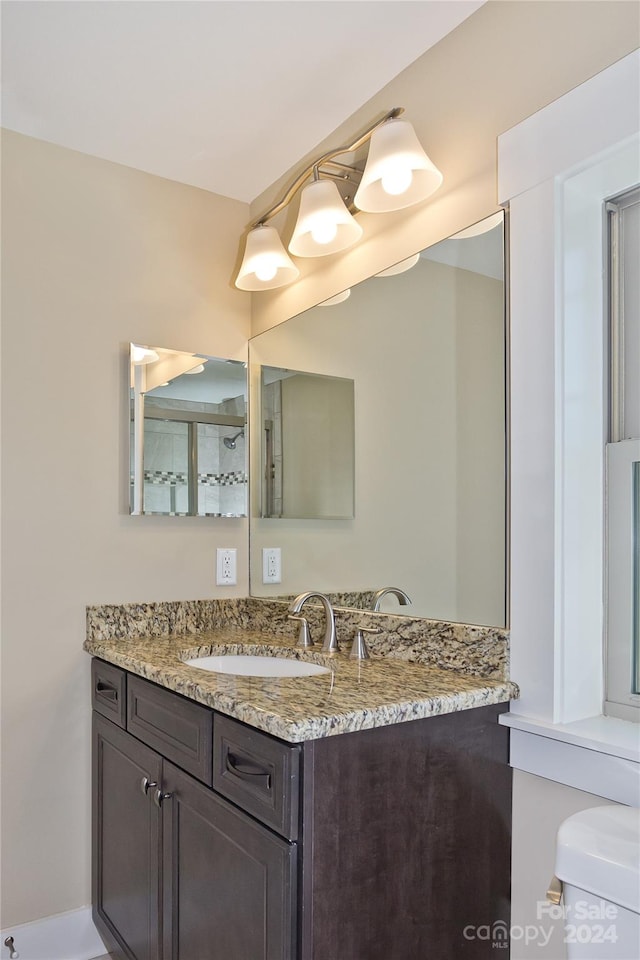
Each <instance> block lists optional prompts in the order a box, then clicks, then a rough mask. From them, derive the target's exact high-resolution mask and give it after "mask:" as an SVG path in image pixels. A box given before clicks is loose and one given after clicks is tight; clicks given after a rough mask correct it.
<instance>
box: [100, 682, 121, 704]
mask: <svg viewBox="0 0 640 960" xmlns="http://www.w3.org/2000/svg"><path fill="white" fill-rule="evenodd" d="M96 696H98V697H101V698H102V699H103V700H111V701H112V703H117V702H118V691H117V690H116V689H115V688H114V687H110V686H109V685H108V684H106V683H103V682H102V681H101V680H98V682H97V683H96Z"/></svg>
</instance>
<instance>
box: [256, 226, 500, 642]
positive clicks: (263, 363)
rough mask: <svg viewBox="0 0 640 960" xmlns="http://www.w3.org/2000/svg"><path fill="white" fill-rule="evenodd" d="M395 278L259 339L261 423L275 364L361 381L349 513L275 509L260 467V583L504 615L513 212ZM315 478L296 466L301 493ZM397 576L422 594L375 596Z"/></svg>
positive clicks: (494, 617)
mask: <svg viewBox="0 0 640 960" xmlns="http://www.w3.org/2000/svg"><path fill="white" fill-rule="evenodd" d="M384 274H385V275H377V276H374V277H371V278H369V279H368V280H365V281H364V282H363V283H360V284H359V285H358V286H356V287H354V288H353V289H352V290H351V292H350V295H349V296H348V297H347V298H346V299H344V298H343V299H342V301H341V302H335V301H336V299H339V298H333V301H330V302H329V303H328V304H323V305H318V306H316V307H314V308H312V309H310V310H307V311H305V312H304V313H302V314H300V315H298V316H296V317H293V318H292V319H290V320H288V321H287V322H285V323H282V324H280V325H279V326H277V327H274V328H272V329H270V330H268V331H266V332H265V333H262V334H260V335H259V336H257V337H254V338H253V339H252V340H251V341H250V344H249V360H250V382H251V397H250V406H251V422H252V424H253V423H256V424H261V415H260V414H259V411H260V409H261V402H262V398H261V391H262V383H263V382H264V381H266V379H268V377H269V376H270V374H268V373H264V374H263V371H265V370H268V369H273V368H280V369H284V370H287V371H301V370H304V371H306V373H307V375H309V374H315V375H316V376H320V377H328V378H341V379H342V380H344V381H353V383H354V390H355V411H354V486H355V509H354V515H353V516H352V517H348V518H342V519H338V518H336V517H335V514H334V519H311V518H309V517H307V518H295V515H289V516H288V517H287V515H286V508H283V510H282V511H281V512H280V513H278V511H277V509H276V510H274V511H273V512H272V514H271V515H267V511H264V510H263V509H262V503H263V502H264V482H265V481H264V476H261V471H260V469H256V471H255V472H254V473H253V474H252V475H253V476H254V477H255V478H256V482H255V484H253V483H252V487H251V523H250V530H251V540H250V573H251V593H252V595H253V596H256V597H278V596H280V597H288V596H291V595H295V594H297V593H299V592H302V591H304V590H310V589H314V590H322V591H324V592H325V593H328V594H330V595H333V596H334V598H335V600H336V602H338V603H340V604H341V605H342V606H348V607H354V608H369V609H372V608H373V607H374V605H376V604H377V608H378V609H380V610H382V611H383V612H389V613H391V612H392V613H398V614H407V615H409V616H422V617H430V618H433V619H438V620H448V621H456V622H464V623H475V624H484V625H493V626H504V625H505V623H506V479H505V474H506V400H505V397H506V375H505V336H506V333H505V331H506V326H505V284H504V224H503V216H502V214H499V215H497V216H494V217H492V218H489V219H488V220H487V221H483V222H481V223H480V224H477V225H475V226H474V227H472V228H470V229H469V230H467V231H463V232H462V233H460V234H457V235H456V236H455V237H452V238H450V239H448V240H445V241H443V242H441V243H438V244H436V245H434V246H432V247H430V248H429V249H427V250H423V251H422V252H421V253H420V254H419V255H416V256H415V257H413V258H411V259H410V260H408V261H406V262H404V263H403V264H402V265H400V266H399V267H396V268H394V269H393V270H389V271H385V272H384ZM254 416H255V419H254ZM262 419H264V418H262ZM260 433H261V431H260V430H256V431H255V436H253V435H252V439H251V463H252V465H253V464H255V465H256V467H257V466H258V464H260V463H261V462H262V464H263V467H264V464H265V460H264V451H263V449H262V447H263V442H262V437H261V436H260ZM311 439H313V437H311ZM320 439H321V438H320V436H319V441H320ZM317 452H318V455H319V456H320V455H321V446H319V449H318V451H317ZM261 458H262V461H261ZM270 462H272V461H269V459H268V458H267V461H266V463H267V465H268V464H269V463H270ZM258 478H260V479H259V480H258ZM295 479H296V478H295V476H292V478H291V482H294V481H295ZM315 480H316V476H315V471H313V470H312V471H310V472H306V473H304V472H303V471H302V469H300V470H299V471H298V472H297V481H298V483H299V486H300V490H299V491H297V492H296V495H298V494H299V495H301V496H303V497H304V498H305V499H307V500H308V499H309V498H310V497H311V496H313V495H315V493H314V487H315ZM276 501H277V497H276ZM283 507H284V505H283ZM273 548H277V549H279V550H280V557H281V573H280V582H277V583H274V582H268V583H264V582H263V579H264V574H263V550H265V549H273ZM390 586H393V587H397V588H400V590H402V591H403V593H404V594H405V595H406V596H407V597H408V598H410V600H411V603H410V604H409V603H405V604H403V605H400V603H402V601H403V599H404V598H403V597H402V596H399V594H397V593H388V594H386V595H385V596H384V597H382V598H380V597H378V596H376V594H378V592H379V591H381V590H382V589H383V588H385V587H390Z"/></svg>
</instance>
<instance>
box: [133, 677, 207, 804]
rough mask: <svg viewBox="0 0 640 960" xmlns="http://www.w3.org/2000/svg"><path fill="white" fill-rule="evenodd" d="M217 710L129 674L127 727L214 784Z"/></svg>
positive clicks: (173, 759) (139, 737)
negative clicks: (212, 753)
mask: <svg viewBox="0 0 640 960" xmlns="http://www.w3.org/2000/svg"><path fill="white" fill-rule="evenodd" d="M212 725H213V712H212V711H211V710H208V709H207V708H206V707H201V706H200V705H199V704H197V703H193V701H191V700H186V699H185V698H184V697H181V696H179V694H177V693H172V692H171V691H170V690H164V689H163V688H162V687H158V686H156V685H155V684H154V683H150V681H148V680H142V679H141V678H140V677H134V676H130V677H129V682H128V684H127V730H128V731H129V733H132V734H133V735H134V737H137V738H138V739H139V740H142V742H143V743H146V744H148V745H149V746H150V747H153V749H154V750H157V751H158V753H160V754H162V756H163V757H166V758H167V760H172V761H173V763H175V764H176V766H178V767H181V768H182V769H183V770H186V771H187V773H192V774H193V775H194V777H197V778H198V779H199V780H202V782H203V783H206V784H207V786H211V728H212Z"/></svg>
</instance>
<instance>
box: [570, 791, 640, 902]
mask: <svg viewBox="0 0 640 960" xmlns="http://www.w3.org/2000/svg"><path fill="white" fill-rule="evenodd" d="M556 876H557V877H558V878H559V879H560V880H562V881H563V883H569V884H571V885H572V886H574V887H578V888H579V889H580V890H585V891H587V892H588V893H592V894H595V896H597V897H602V898H603V899H604V900H610V901H611V902H612V903H616V904H618V905H619V906H621V907H626V908H627V909H628V910H633V911H635V912H636V913H640V809H638V808H637V807H622V806H618V805H615V804H611V805H609V806H606V807H593V808H592V809H590V810H583V811H581V812H580V813H576V814H574V815H573V816H572V817H569V818H568V819H567V820H565V821H564V822H563V823H561V824H560V829H559V830H558V840H557V845H556Z"/></svg>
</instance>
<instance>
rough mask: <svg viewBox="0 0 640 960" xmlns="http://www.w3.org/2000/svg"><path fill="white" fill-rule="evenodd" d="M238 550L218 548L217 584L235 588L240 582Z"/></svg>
mask: <svg viewBox="0 0 640 960" xmlns="http://www.w3.org/2000/svg"><path fill="white" fill-rule="evenodd" d="M237 553H238V552H237V550H236V548H235V547H218V548H217V550H216V584H217V585H218V586H219V587H233V586H235V585H236V583H237V582H238V563H237Z"/></svg>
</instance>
